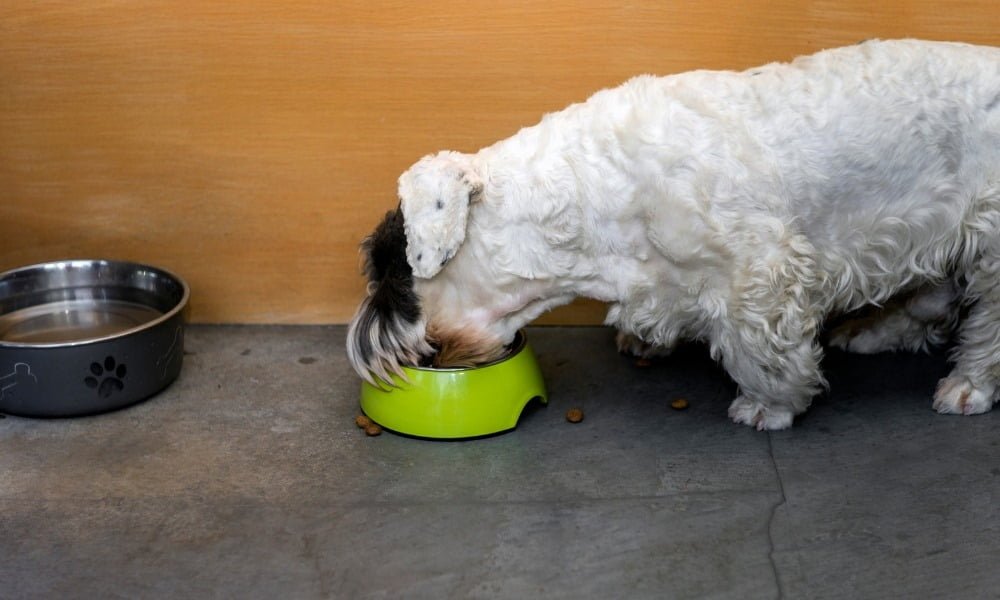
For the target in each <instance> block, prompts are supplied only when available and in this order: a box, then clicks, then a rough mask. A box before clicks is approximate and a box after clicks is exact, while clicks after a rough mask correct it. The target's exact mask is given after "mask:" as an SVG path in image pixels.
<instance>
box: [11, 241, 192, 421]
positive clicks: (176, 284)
mask: <svg viewBox="0 0 1000 600" xmlns="http://www.w3.org/2000/svg"><path fill="white" fill-rule="evenodd" d="M189 297H190V291H189V289H188V286H187V284H186V283H184V281H183V280H181V279H180V278H179V277H177V276H176V275H173V274H171V273H169V272H167V271H165V270H163V269H159V268H156V267H151V266H148V265H142V264H137V263H131V262H120V261H109V260H71V261H61V262H51V263H44V264H39V265H33V266H30V267H22V268H20V269H15V270H13V271H8V272H6V273H2V274H0V412H3V413H8V414H12V415H21V416H30V417H69V416H78V415H87V414H93V413H99V412H104V411H108V410H112V409H116V408H120V407H123V406H127V405H129V404H133V403H135V402H138V401H140V400H144V399H146V398H148V397H150V396H152V395H153V394H155V393H157V392H159V391H160V390H162V389H163V388H164V387H166V386H167V385H169V384H170V383H171V382H172V381H173V380H174V379H176V378H177V375H178V374H179V373H180V370H181V363H182V361H183V359H184V325H185V318H186V313H187V305H188V298H189Z"/></svg>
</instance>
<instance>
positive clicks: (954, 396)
mask: <svg viewBox="0 0 1000 600" xmlns="http://www.w3.org/2000/svg"><path fill="white" fill-rule="evenodd" d="M995 391H996V388H995V387H994V386H974V385H973V384H972V382H971V381H969V379H968V378H966V377H964V376H961V375H951V376H949V377H945V378H944V379H942V380H941V381H940V382H939V383H938V387H937V392H935V394H934V404H933V407H934V410H936V411H938V412H939V413H941V414H945V415H978V414H980V413H984V412H988V411H989V410H990V409H991V408H993V402H994V400H993V398H994V392H995Z"/></svg>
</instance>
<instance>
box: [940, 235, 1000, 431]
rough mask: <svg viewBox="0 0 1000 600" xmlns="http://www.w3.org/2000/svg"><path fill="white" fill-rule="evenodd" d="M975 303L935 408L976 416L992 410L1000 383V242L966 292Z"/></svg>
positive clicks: (980, 263) (986, 252)
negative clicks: (999, 341) (999, 344)
mask: <svg viewBox="0 0 1000 600" xmlns="http://www.w3.org/2000/svg"><path fill="white" fill-rule="evenodd" d="M966 301H967V302H973V303H974V304H972V307H971V308H970V309H969V314H968V316H967V317H966V318H965V320H964V321H963V323H962V325H961V328H960V329H959V342H958V346H957V347H956V348H955V350H954V351H953V352H952V359H953V360H954V362H955V368H954V369H952V372H951V374H949V375H948V377H946V378H944V379H942V380H941V382H940V383H939V384H938V388H937V392H936V393H935V394H934V404H933V406H934V409H935V410H937V411H938V412H939V413H946V414H959V415H974V414H978V413H984V412H987V411H989V410H990V409H991V408H993V404H994V402H996V400H997V394H996V392H997V387H998V383H1000V347H998V340H1000V239H996V238H994V239H993V240H991V241H990V245H989V246H988V247H987V248H985V249H984V251H983V252H982V253H981V254H980V258H979V261H978V262H977V264H976V266H975V268H974V269H973V271H972V273H971V274H970V275H969V285H968V287H967V289H966Z"/></svg>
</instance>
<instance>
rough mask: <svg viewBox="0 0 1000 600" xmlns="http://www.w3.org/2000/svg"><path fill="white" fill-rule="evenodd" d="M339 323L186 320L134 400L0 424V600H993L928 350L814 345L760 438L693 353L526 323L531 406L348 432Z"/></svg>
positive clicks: (991, 565) (971, 430) (978, 499)
mask: <svg viewBox="0 0 1000 600" xmlns="http://www.w3.org/2000/svg"><path fill="white" fill-rule="evenodd" d="M344 333H345V331H344V328H343V327H207V326H200V327H192V328H191V329H190V330H189V335H188V340H187V351H188V353H189V354H188V355H187V357H186V359H185V360H186V362H185V366H184V370H183V372H182V374H181V377H180V379H179V380H178V381H177V382H176V383H174V385H173V386H171V387H170V388H169V389H168V390H167V391H165V392H163V393H161V394H160V395H158V396H156V397H155V398H153V399H151V400H149V401H147V402H145V403H142V404H139V405H136V406H134V407H131V408H128V409H125V410H121V411H118V412H114V413H109V414H105V415H101V416H97V417H89V418H80V419H67V420H34V419H23V418H16V417H7V418H6V419H2V420H0V598H18V599H20V598H61V599H62V598H126V597H127V598H171V599H176V598H268V599H270V598H434V599H440V598H517V599H525V598H574V599H576V598H629V599H633V598H706V597H709V598H741V599H742V598H879V599H882V598H1000V565H998V563H997V556H1000V508H998V507H1000V446H998V444H1000V411H994V412H993V413H990V414H987V415H984V416H978V417H954V416H952V417H947V416H939V415H937V414H935V413H934V412H932V411H931V410H930V395H931V392H932V390H933V388H934V385H935V382H936V381H937V379H938V378H939V377H941V376H942V375H943V374H944V373H945V371H946V365H945V362H944V360H943V359H942V358H941V357H940V356H911V355H894V356H876V357H859V356H849V355H843V354H839V353H833V352H831V353H829V354H828V356H827V359H826V361H825V367H826V371H827V374H828V376H829V379H830V383H831V384H832V391H831V393H830V394H829V396H828V397H824V398H820V399H818V400H817V401H816V402H815V403H814V405H813V407H812V409H811V410H810V412H809V413H808V414H807V416H805V417H804V418H802V419H800V420H799V421H798V422H797V424H796V426H795V427H794V428H793V429H791V430H789V431H782V432H777V433H771V434H768V433H759V432H757V431H753V430H751V429H749V428H747V427H743V426H737V425H734V424H732V423H731V422H729V421H728V420H727V419H726V407H727V405H728V402H729V400H730V398H731V397H732V396H733V392H734V387H733V385H732V383H731V382H729V381H728V380H727V379H726V377H725V376H724V375H723V374H722V373H721V371H719V370H718V368H717V367H716V366H715V365H714V364H713V363H712V362H711V361H710V360H709V359H708V358H707V356H706V353H705V350H704V349H703V348H699V347H692V348H687V349H684V350H682V351H681V352H680V353H679V354H678V355H676V356H675V357H673V358H672V359H670V360H669V361H665V362H662V363H657V364H655V365H653V366H652V367H649V368H638V367H636V366H635V365H634V363H633V361H631V360H629V359H627V358H624V357H620V356H618V355H617V353H616V352H615V350H614V348H613V343H612V337H613V336H612V334H611V332H609V331H608V330H606V329H603V328H535V329H531V330H530V332H529V339H530V340H531V342H532V344H533V346H534V348H535V350H536V353H537V354H538V356H539V359H540V361H541V364H542V369H543V371H544V373H545V375H546V378H547V381H548V385H549V391H550V395H551V401H550V403H549V405H548V406H547V407H545V408H541V409H538V410H534V411H530V412H528V413H526V414H525V415H524V417H523V418H522V421H521V424H520V425H519V427H518V428H517V429H516V430H514V431H512V432H510V433H507V434H504V435H500V436H496V437H491V438H486V439H480V440H473V441H462V442H434V441H426V440H418V439H412V438H407V437H401V436H397V435H393V434H389V433H385V434H383V435H381V436H379V437H375V438H366V437H365V436H364V435H363V434H362V433H361V431H360V430H358V429H357V428H355V426H354V423H353V419H354V416H355V415H356V414H357V413H358V406H357V393H358V379H357V378H356V376H355V375H354V374H353V373H352V372H351V371H350V369H349V367H348V366H347V363H346V360H345V356H344V352H343V343H344ZM681 396H683V397H685V398H687V399H689V400H690V403H691V406H690V408H689V409H688V410H686V411H683V412H678V411H674V410H672V409H671V408H669V406H668V403H669V401H670V400H672V399H674V398H676V397H681ZM571 407H580V408H582V409H583V410H584V411H585V413H586V419H585V420H584V421H583V422H582V423H580V424H577V425H572V424H569V423H567V422H566V421H565V419H564V413H565V412H566V410H567V409H569V408H571Z"/></svg>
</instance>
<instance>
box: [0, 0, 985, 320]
mask: <svg viewBox="0 0 1000 600" xmlns="http://www.w3.org/2000/svg"><path fill="white" fill-rule="evenodd" d="M998 32H1000V9H998V8H997V5H996V2H995V0H967V1H954V2H948V3H941V2H937V1H930V0H914V1H910V2H906V1H899V2H891V3H890V2H871V1H870V0H864V1H856V0H847V1H843V2H832V1H815V2H809V1H804V0H797V1H793V0H773V1H772V0H768V1H763V0H746V1H742V2H740V1H735V0H725V1H716V2H680V1H668V2H655V3H652V2H650V3H637V2H621V1H619V2H614V3H608V2H592V1H589V2H588V1H579V2H578V1H573V2H570V1H567V0H555V1H551V2H536V1H534V0H512V1H503V2H497V1H495V0H494V1H483V0H463V1H454V2H444V1H440V2H410V1H407V2H391V1H373V0H358V1H339V2H338V1H331V0H322V1H320V0H309V1H306V0H298V1H286V0H246V1H242V2H205V1H202V0H198V1H194V0H171V1H152V0H150V1H145V2H136V1H110V0H108V1H98V0H93V1H88V2H77V1H70V0H49V1H41V2H38V1H28V0H6V2H4V3H2V5H0V269H7V268H12V267H15V266H18V265H23V264H28V263H33V262H38V261H44V260H52V259H56V258H63V257H80V256H101V257H116V258H127V259H134V260H142V261H148V262H152V263H155V264H159V265H162V266H165V267H168V268H170V269H173V270H176V271H177V272H178V273H180V274H181V275H183V276H184V277H185V278H186V279H188V281H189V282H190V283H191V284H192V286H193V288H194V292H195V294H194V299H193V318H194V320H196V321H201V322H206V321H209V322H281V323H329V322H344V321H345V320H347V319H348V318H349V316H350V314H351V313H352V311H353V308H354V305H355V304H356V302H357V300H358V298H359V297H360V294H361V290H362V281H361V278H360V276H359V275H358V257H357V251H356V247H357V244H358V242H359V241H360V240H361V238H362V237H363V236H364V235H365V234H366V233H367V232H368V231H369V230H370V229H371V227H372V226H373V225H374V224H375V222H377V220H378V219H379V218H380V216H381V215H382V213H383V212H384V211H385V210H387V209H388V208H390V207H392V206H393V205H394V204H395V202H396V200H395V180H396V177H397V176H398V175H399V173H400V172H401V171H403V170H404V169H406V168H407V167H408V166H409V165H410V164H411V163H412V162H413V161H414V160H416V159H417V158H419V157H420V156H422V155H423V154H426V153H428V152H432V151H436V150H439V149H443V148H452V149H457V150H463V151H471V150H475V149H477V148H479V147H481V146H484V145H486V144H489V143H491V142H493V141H494V140H496V139H499V138H501V137H506V136H508V135H510V134H511V133H513V132H514V131H516V130H517V129H518V128H520V127H522V126H525V125H530V124H533V123H535V122H536V121H537V120H538V119H539V118H540V116H541V115H542V114H543V113H544V112H547V111H551V110H557V109H559V108H562V107H563V106H565V105H566V104H568V103H570V102H574V101H579V100H582V99H584V98H586V97H587V96H588V95H589V94H590V93H592V92H594V91H596V90H597V89H600V88H602V87H608V86H612V85H617V84H618V83H620V82H621V81H623V80H624V79H626V78H628V77H630V76H632V75H635V74H638V73H643V72H652V73H659V74H667V73H673V72H677V71H682V70H687V69H692V68H702V67H704V68H744V67H748V66H752V65H754V64H758V63H763V62H767V61H771V60H785V59H789V58H791V57H793V56H795V55H797V54H801V53H806V52H811V51H814V50H817V49H820V48H823V47H830V46H836V45H842V44H849V43H853V42H856V41H858V40H861V39H866V38H871V37H904V36H913V37H927V38H934V39H951V40H962V41H969V42H978V43H986V44H997V43H998V42H1000V33H998ZM601 312H602V307H601V306H600V305H599V304H597V303H592V302H591V303H587V302H584V303H579V304H577V305H574V306H572V307H568V308H566V309H562V310H560V311H557V312H556V313H555V314H554V315H552V316H549V317H547V321H548V322H594V321H597V320H600V317H601Z"/></svg>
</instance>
